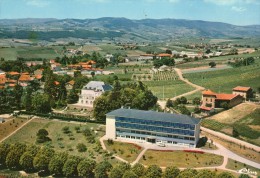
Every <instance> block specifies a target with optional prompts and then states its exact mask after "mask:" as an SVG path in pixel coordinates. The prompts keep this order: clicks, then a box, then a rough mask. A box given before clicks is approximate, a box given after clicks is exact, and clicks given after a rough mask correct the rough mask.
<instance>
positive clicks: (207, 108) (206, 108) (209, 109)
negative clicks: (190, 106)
mask: <svg viewBox="0 0 260 178" xmlns="http://www.w3.org/2000/svg"><path fill="white" fill-rule="evenodd" d="M200 109H202V110H205V111H211V110H212V109H213V108H210V107H206V106H200Z"/></svg>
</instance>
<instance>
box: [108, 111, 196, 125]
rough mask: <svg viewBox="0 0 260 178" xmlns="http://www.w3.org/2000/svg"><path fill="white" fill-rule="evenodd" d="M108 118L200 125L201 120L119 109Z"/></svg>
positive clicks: (179, 115)
mask: <svg viewBox="0 0 260 178" xmlns="http://www.w3.org/2000/svg"><path fill="white" fill-rule="evenodd" d="M106 115H107V116H116V117H125V118H135V119H143V120H153V121H163V122H172V123H182V124H193V125H194V124H198V123H199V122H200V119H197V118H194V117H190V116H187V115H182V114H170V113H163V112H156V111H143V110H136V109H123V108H120V109H117V110H114V111H111V112H109V113H107V114H106Z"/></svg>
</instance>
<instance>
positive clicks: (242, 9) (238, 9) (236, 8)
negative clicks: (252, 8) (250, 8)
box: [231, 6, 246, 12]
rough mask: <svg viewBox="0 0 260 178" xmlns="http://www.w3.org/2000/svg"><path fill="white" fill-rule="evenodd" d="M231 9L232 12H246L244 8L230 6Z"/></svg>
mask: <svg viewBox="0 0 260 178" xmlns="http://www.w3.org/2000/svg"><path fill="white" fill-rule="evenodd" d="M231 9H232V10H233V11H236V12H244V11H246V8H244V7H237V6H232V7H231Z"/></svg>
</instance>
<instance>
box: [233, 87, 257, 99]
mask: <svg viewBox="0 0 260 178" xmlns="http://www.w3.org/2000/svg"><path fill="white" fill-rule="evenodd" d="M232 93H233V94H234V95H240V96H242V97H243V98H244V99H248V98H252V97H253V89H252V88H251V87H241V86H237V87H235V88H233V92H232Z"/></svg>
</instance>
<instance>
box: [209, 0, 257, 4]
mask: <svg viewBox="0 0 260 178" xmlns="http://www.w3.org/2000/svg"><path fill="white" fill-rule="evenodd" d="M204 2H207V3H213V4H217V5H233V4H242V3H243V4H259V1H258V0H204Z"/></svg>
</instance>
